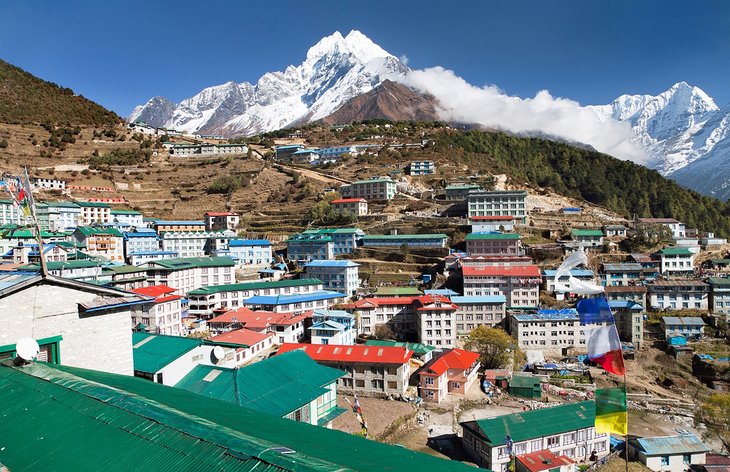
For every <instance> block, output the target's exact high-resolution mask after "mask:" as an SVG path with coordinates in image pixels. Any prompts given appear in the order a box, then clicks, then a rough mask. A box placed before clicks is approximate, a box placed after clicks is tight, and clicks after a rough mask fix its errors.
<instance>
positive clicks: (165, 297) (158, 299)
mask: <svg viewBox="0 0 730 472" xmlns="http://www.w3.org/2000/svg"><path fill="white" fill-rule="evenodd" d="M131 291H132V292H133V293H137V294H139V295H147V296H148V297H155V303H165V302H171V301H173V300H179V299H181V298H182V296H180V295H172V294H173V293H175V292H176V291H177V290H175V289H174V288H171V287H168V286H167V285H150V286H149V287H140V288H133V289H132V290H131Z"/></svg>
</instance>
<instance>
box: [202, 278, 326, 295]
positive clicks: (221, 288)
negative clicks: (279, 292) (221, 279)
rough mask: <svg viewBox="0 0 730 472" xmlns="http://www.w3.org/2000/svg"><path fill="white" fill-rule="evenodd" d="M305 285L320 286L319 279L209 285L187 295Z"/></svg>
mask: <svg viewBox="0 0 730 472" xmlns="http://www.w3.org/2000/svg"><path fill="white" fill-rule="evenodd" d="M307 285H322V281H321V280H319V279H293V280H277V281H275V282H242V283H238V284H225V285H211V286H207V287H200V288H198V289H195V290H193V291H191V292H188V294H189V295H205V294H211V293H219V292H235V291H245V290H266V289H272V288H282V287H303V286H307Z"/></svg>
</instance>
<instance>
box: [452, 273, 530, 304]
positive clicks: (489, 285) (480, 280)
mask: <svg viewBox="0 0 730 472" xmlns="http://www.w3.org/2000/svg"><path fill="white" fill-rule="evenodd" d="M461 270H462V275H463V277H464V295H465V296H467V297H472V296H476V297H481V296H483V295H503V296H504V297H505V299H506V300H507V307H508V308H510V307H513V308H516V307H536V306H538V304H539V302H540V283H541V281H542V278H541V274H540V269H539V268H538V267H537V266H534V265H525V266H467V267H462V269H461Z"/></svg>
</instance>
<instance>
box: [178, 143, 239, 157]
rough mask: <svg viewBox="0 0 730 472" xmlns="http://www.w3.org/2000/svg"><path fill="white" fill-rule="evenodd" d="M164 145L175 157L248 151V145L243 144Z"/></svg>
mask: <svg viewBox="0 0 730 472" xmlns="http://www.w3.org/2000/svg"><path fill="white" fill-rule="evenodd" d="M165 147H166V148H168V150H169V151H170V155H171V156H176V157H196V156H216V155H231V154H246V153H247V152H248V146H246V145H245V144H211V143H202V144H168V145H166V146H165Z"/></svg>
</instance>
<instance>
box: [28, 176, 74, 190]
mask: <svg viewBox="0 0 730 472" xmlns="http://www.w3.org/2000/svg"><path fill="white" fill-rule="evenodd" d="M31 187H32V188H42V189H45V190H66V181H65V180H63V179H51V178H44V177H34V178H33V182H32V183H31Z"/></svg>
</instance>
